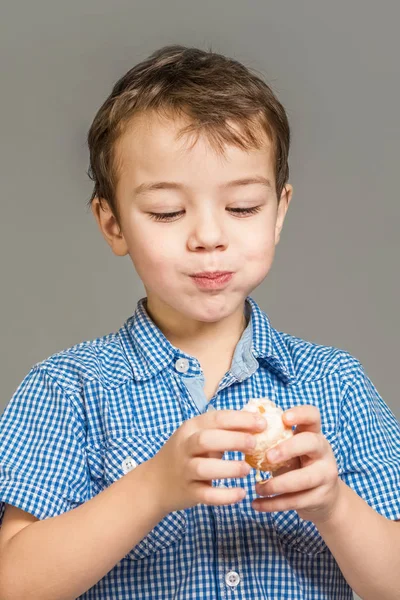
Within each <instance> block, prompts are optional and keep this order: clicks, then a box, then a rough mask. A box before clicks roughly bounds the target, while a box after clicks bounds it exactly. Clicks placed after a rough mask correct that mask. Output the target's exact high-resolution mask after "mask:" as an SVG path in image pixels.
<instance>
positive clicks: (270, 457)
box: [268, 450, 279, 462]
mask: <svg viewBox="0 0 400 600" xmlns="http://www.w3.org/2000/svg"><path fill="white" fill-rule="evenodd" d="M278 458H279V452H278V450H270V451H269V452H268V460H270V461H271V462H276V461H277V460H278Z"/></svg>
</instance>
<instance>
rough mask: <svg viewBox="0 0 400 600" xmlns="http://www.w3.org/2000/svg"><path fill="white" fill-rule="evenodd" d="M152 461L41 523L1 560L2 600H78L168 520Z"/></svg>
mask: <svg viewBox="0 0 400 600" xmlns="http://www.w3.org/2000/svg"><path fill="white" fill-rule="evenodd" d="M155 477H156V474H155V473H154V472H153V469H152V465H151V461H148V463H144V464H143V465H140V466H139V467H137V468H136V469H135V470H134V471H131V472H130V473H128V474H126V475H125V476H123V477H122V478H121V479H120V480H118V481H116V482H115V483H113V484H112V485H111V486H110V487H108V488H107V489H106V490H104V491H103V492H101V493H100V494H98V495H97V496H95V497H94V498H92V499H91V500H89V501H88V502H86V503H85V504H82V505H81V506H79V507H77V508H75V509H73V510H71V511H69V512H67V513H64V514H62V515H59V516H57V517H51V518H49V519H45V520H43V521H36V522H34V523H32V524H31V525H29V526H27V527H25V528H24V529H23V530H21V531H19V532H18V533H17V534H16V535H15V536H14V537H13V538H11V539H10V540H9V541H8V542H7V544H6V545H5V547H4V548H3V550H2V553H1V556H0V597H1V600H11V599H12V600H39V599H40V600H74V599H75V598H76V597H77V596H80V595H81V594H83V593H84V592H85V591H87V590H88V589H89V588H91V587H92V586H93V585H94V584H95V583H97V582H98V581H99V580H100V579H101V578H102V577H104V575H106V574H107V573H108V572H109V571H110V570H111V569H112V568H113V567H114V566H115V565H116V564H117V562H118V561H119V560H121V558H123V557H124V556H125V555H126V554H127V553H128V552H129V550H131V549H132V548H133V546H135V545H136V544H137V543H138V542H139V541H140V540H141V539H143V537H145V535H146V534H147V533H148V532H149V531H151V529H153V527H155V525H156V524H157V523H158V522H159V521H160V520H161V519H162V518H163V516H164V515H163V514H162V512H161V509H160V508H159V506H158V503H157V497H156V495H155V493H154V490H155V489H156V486H155V485H153V483H154V484H155V483H156V482H155Z"/></svg>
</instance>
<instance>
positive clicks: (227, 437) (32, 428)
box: [0, 46, 400, 600]
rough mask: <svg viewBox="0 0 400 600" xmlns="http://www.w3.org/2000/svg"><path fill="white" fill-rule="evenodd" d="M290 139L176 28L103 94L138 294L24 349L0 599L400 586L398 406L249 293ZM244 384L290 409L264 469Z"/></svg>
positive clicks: (107, 164)
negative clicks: (115, 315)
mask: <svg viewBox="0 0 400 600" xmlns="http://www.w3.org/2000/svg"><path fill="white" fill-rule="evenodd" d="M289 140H290V135H289V125H288V122H287V117H286V114H285V111H284V109H283V107H282V105H281V104H280V103H279V102H278V100H277V99H276V98H275V96H274V95H273V93H272V91H271V90H270V89H269V87H268V86H267V85H266V84H265V83H264V82H262V81H261V80H260V79H259V78H258V77H257V76H256V75H254V74H252V73H251V72H249V70H247V69H246V68H245V67H244V66H243V65H241V64H240V63H238V62H236V61H234V60H229V59H227V58H225V57H223V56H220V55H218V54H214V53H211V52H204V51H201V50H197V49H195V48H184V47H182V46H171V47H165V48H162V49H160V50H158V51H157V52H155V53H154V54H152V55H151V56H150V57H149V58H148V59H147V60H146V61H144V62H142V63H140V64H138V65H136V66H135V67H134V68H133V69H132V70H131V71H129V72H128V73H127V74H126V75H125V76H124V77H122V78H121V79H120V80H119V81H118V82H117V83H116V85H115V86H114V88H113V91H112V94H111V95H110V96H109V98H108V99H107V100H106V102H105V103H104V104H103V106H102V107H101V108H100V110H99V111H98V113H97V115H96V117H95V119H94V122H93V124H92V126H91V128H90V131H89V135H88V143H89V148H90V161H91V163H90V176H91V177H92V179H93V181H94V182H95V187H94V191H93V195H92V198H91V205H92V210H93V214H94V216H95V218H96V220H97V222H98V225H99V228H100V230H101V232H102V234H103V235H104V237H105V239H106V240H107V242H108V244H109V245H110V247H111V248H112V251H113V252H114V253H115V254H116V255H118V256H125V255H129V256H130V258H131V260H132V262H133V264H134V267H135V268H136V270H137V272H138V274H139V276H140V278H141V280H142V281H143V284H144V286H145V289H146V297H145V298H142V299H141V300H140V301H139V302H138V305H137V307H136V311H135V313H134V315H133V316H132V317H130V318H129V319H128V320H127V321H126V323H125V324H124V325H123V326H122V327H121V329H120V330H119V331H118V332H117V333H115V334H109V335H107V336H104V337H102V338H99V339H97V340H93V341H88V342H84V343H81V344H78V345H76V346H74V347H73V348H70V349H68V350H65V351H63V352H60V353H58V354H55V355H53V356H51V357H49V358H48V359H46V360H44V361H43V362H41V363H38V364H37V365H35V366H34V367H33V368H32V370H31V371H30V373H29V374H28V375H27V376H26V378H25V379H24V380H23V382H22V383H21V385H20V386H19V388H18V390H17V391H16V392H15V394H14V396H13V398H12V400H11V402H10V403H9V404H8V406H7V408H6V410H5V412H4V414H3V416H2V419H1V440H0V444H1V446H0V469H1V470H0V500H1V501H2V505H1V506H2V512H3V508H5V513H4V515H3V514H2V517H3V520H2V529H1V532H0V553H1V556H0V597H1V598H2V600H8V599H11V598H12V599H13V600H16V599H22V598H23V599H27V598H29V600H36V599H37V600H39V599H40V600H58V599H59V600H61V599H62V600H67V599H73V598H76V597H77V596H79V597H80V598H85V599H96V600H97V599H105V598H106V599H113V600H125V599H128V598H129V599H131V598H140V599H142V598H154V599H161V598H162V599H164V598H165V599H172V598H174V599H193V600H194V599H196V600H201V599H218V598H231V597H232V598H242V599H246V600H250V599H251V600H254V599H257V600H259V599H268V600H281V599H283V598H285V599H296V600H297V599H304V600H311V599H315V600H316V599H320V600H322V599H324V600H325V599H327V598H329V599H337V600H339V599H340V600H343V599H347V598H351V597H352V592H351V587H352V588H354V589H355V591H356V592H357V593H358V594H359V595H360V596H361V597H362V598H365V599H367V600H370V599H371V600H372V599H373V600H377V599H378V598H379V600H389V599H391V600H394V599H395V598H399V597H400V585H399V578H398V567H400V562H399V560H400V559H399V557H400V524H399V523H397V522H395V521H396V520H398V519H400V495H399V473H400V467H399V464H400V427H399V423H398V421H397V420H396V419H395V417H394V415H393V414H392V412H391V411H390V410H389V408H388V406H387V405H386V404H385V403H384V401H383V400H382V399H381V397H380V396H379V394H378V392H377V390H376V389H375V387H374V386H373V384H372V383H371V381H370V380H369V379H368V377H367V375H366V374H365V372H364V370H363V368H362V366H361V364H360V363H359V362H358V361H357V360H356V359H355V358H353V357H352V356H350V355H349V354H348V353H346V352H343V351H341V350H338V349H335V348H331V347H324V346H317V345H314V344H311V343H309V342H306V341H303V340H300V339H298V338H295V337H293V336H290V335H288V334H284V333H279V332H277V331H276V330H275V329H273V328H272V326H271V324H270V322H269V319H268V317H267V315H266V314H265V313H264V312H263V311H262V310H261V309H260V308H259V307H258V305H257V304H256V302H255V301H254V300H253V299H252V298H251V297H250V296H249V294H250V292H251V291H252V290H253V289H255V288H256V287H257V286H258V285H259V284H260V283H261V282H262V281H263V280H264V278H265V277H266V275H267V274H268V271H269V270H270V268H271V265H272V261H273V257H274V252H275V246H276V244H277V243H278V242H279V237H280V232H281V229H282V226H283V222H284V219H285V215H286V212H287V209H288V206H289V203H290V201H291V197H292V193H293V190H292V186H291V185H289V184H288V183H287V181H288V150H289ZM252 397H256V398H257V397H268V398H270V399H272V400H274V401H275V402H276V403H277V404H278V405H279V406H281V407H282V408H283V409H284V411H286V412H285V419H286V421H287V423H288V424H290V425H292V426H296V429H295V432H296V435H294V436H293V438H292V439H290V440H287V441H285V442H284V443H282V444H281V445H280V446H279V454H280V455H279V456H277V457H273V456H270V457H269V458H270V459H271V460H274V461H275V463H278V461H279V460H282V459H283V460H285V461H288V463H289V466H288V467H286V468H284V469H280V470H279V471H275V472H274V477H270V474H267V473H263V477H264V479H265V481H264V482H263V483H261V484H259V483H258V484H256V482H255V472H254V471H253V470H251V469H250V467H249V466H248V465H247V464H246V463H245V462H244V460H243V458H244V457H243V453H245V452H246V451H247V450H248V449H249V448H251V446H252V444H253V441H254V436H253V434H254V433H256V432H259V431H262V430H263V429H264V428H265V426H266V423H265V421H262V422H261V424H260V423H258V422H257V421H256V419H255V417H254V415H252V414H251V413H246V412H243V411H241V408H243V406H244V405H245V404H246V403H247V401H248V400H249V399H250V398H252ZM289 409H290V410H289ZM290 415H291V416H292V418H291V419H290V418H289V417H290ZM256 496H259V497H258V498H256Z"/></svg>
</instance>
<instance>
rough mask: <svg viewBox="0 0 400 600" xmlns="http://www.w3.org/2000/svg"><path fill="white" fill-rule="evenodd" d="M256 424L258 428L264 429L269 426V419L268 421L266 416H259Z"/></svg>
mask: <svg viewBox="0 0 400 600" xmlns="http://www.w3.org/2000/svg"><path fill="white" fill-rule="evenodd" d="M256 425H257V429H264V428H265V427H266V426H267V421H266V419H264V417H257V418H256Z"/></svg>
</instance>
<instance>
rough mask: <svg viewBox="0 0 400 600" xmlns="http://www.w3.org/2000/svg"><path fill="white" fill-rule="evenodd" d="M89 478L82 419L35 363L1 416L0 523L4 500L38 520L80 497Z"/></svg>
mask: <svg viewBox="0 0 400 600" xmlns="http://www.w3.org/2000/svg"><path fill="white" fill-rule="evenodd" d="M89 483H90V478H89V475H88V468H87V460H86V453H85V429H84V425H83V423H82V422H81V420H80V419H79V418H78V415H77V411H76V410H75V409H74V407H73V403H72V401H71V399H70V398H69V397H68V396H67V395H66V394H65V392H64V391H63V389H62V388H61V386H60V385H59V384H58V383H57V381H56V380H54V379H53V378H52V377H51V376H50V375H49V374H48V373H47V371H46V370H45V368H44V367H42V366H41V365H35V366H34V367H33V368H32V369H31V371H30V372H29V373H28V375H27V376H26V377H25V379H24V380H23V381H22V383H21V384H20V385H19V387H18V389H17V390H16V392H15V393H14V395H13V397H12V398H11V400H10V401H9V403H8V405H7V406H6V408H5V410H4V412H3V414H2V415H1V418H0V524H1V522H2V519H3V515H4V508H5V506H4V503H5V502H7V503H8V504H11V505H13V506H15V507H17V508H20V509H22V510H24V511H26V512H28V513H31V514H32V515H34V516H35V517H37V518H38V519H40V520H42V519H45V518H48V517H52V516H56V515H59V514H62V513H64V512H66V511H68V510H70V509H72V508H74V507H76V506H78V505H79V504H82V503H83V502H85V501H86V500H87V499H88V488H89Z"/></svg>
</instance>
